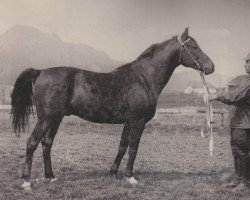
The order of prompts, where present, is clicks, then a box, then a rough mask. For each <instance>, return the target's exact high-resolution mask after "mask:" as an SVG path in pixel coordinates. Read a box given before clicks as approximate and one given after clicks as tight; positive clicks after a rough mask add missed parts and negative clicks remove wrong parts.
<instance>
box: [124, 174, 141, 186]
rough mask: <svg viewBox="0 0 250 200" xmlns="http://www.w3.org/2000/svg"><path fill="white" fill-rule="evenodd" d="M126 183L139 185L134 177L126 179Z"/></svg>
mask: <svg viewBox="0 0 250 200" xmlns="http://www.w3.org/2000/svg"><path fill="white" fill-rule="evenodd" d="M125 179H126V181H127V182H129V183H130V184H132V185H136V184H138V181H137V180H136V179H135V178H134V177H133V176H132V177H130V178H127V177H125Z"/></svg>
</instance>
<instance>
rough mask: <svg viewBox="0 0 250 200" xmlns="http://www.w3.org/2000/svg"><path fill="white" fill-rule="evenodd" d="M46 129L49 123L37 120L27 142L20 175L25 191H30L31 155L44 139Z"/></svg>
mask: <svg viewBox="0 0 250 200" xmlns="http://www.w3.org/2000/svg"><path fill="white" fill-rule="evenodd" d="M48 128H49V123H48V122H47V121H42V120H38V122H37V124H36V127H35V129H34V131H33V132H32V134H31V136H30V137H29V138H28V140H27V147H26V157H25V163H24V168H23V173H22V179H24V184H23V185H22V186H23V187H24V189H25V190H27V191H29V190H31V188H30V174H31V167H32V160H33V154H34V152H35V150H36V149H37V146H38V144H39V142H40V141H41V139H42V138H43V137H44V134H45V133H46V131H47V130H48Z"/></svg>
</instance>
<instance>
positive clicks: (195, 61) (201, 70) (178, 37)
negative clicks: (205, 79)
mask: <svg viewBox="0 0 250 200" xmlns="http://www.w3.org/2000/svg"><path fill="white" fill-rule="evenodd" d="M189 40H190V38H188V39H187V40H186V41H184V42H183V41H182V39H181V37H180V36H177V41H178V42H179V44H180V45H181V51H180V55H179V62H181V56H182V50H183V47H184V48H185V50H186V51H187V52H188V54H189V56H190V57H191V58H192V60H193V61H194V63H195V64H196V66H197V67H198V69H197V71H199V72H202V73H204V72H205V69H204V68H203V67H201V66H200V64H199V63H198V62H197V60H195V58H194V57H193V55H192V54H191V53H190V51H189V50H188V48H187V46H186V45H185V44H186V43H187V42H189Z"/></svg>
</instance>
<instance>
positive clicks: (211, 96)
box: [208, 94, 217, 101]
mask: <svg viewBox="0 0 250 200" xmlns="http://www.w3.org/2000/svg"><path fill="white" fill-rule="evenodd" d="M214 100H217V95H216V94H209V95H208V101H214Z"/></svg>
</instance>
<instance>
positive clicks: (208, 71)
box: [204, 63, 214, 75]
mask: <svg viewBox="0 0 250 200" xmlns="http://www.w3.org/2000/svg"><path fill="white" fill-rule="evenodd" d="M213 72H214V63H211V64H210V65H209V66H204V74H205V75H208V74H212V73H213Z"/></svg>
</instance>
